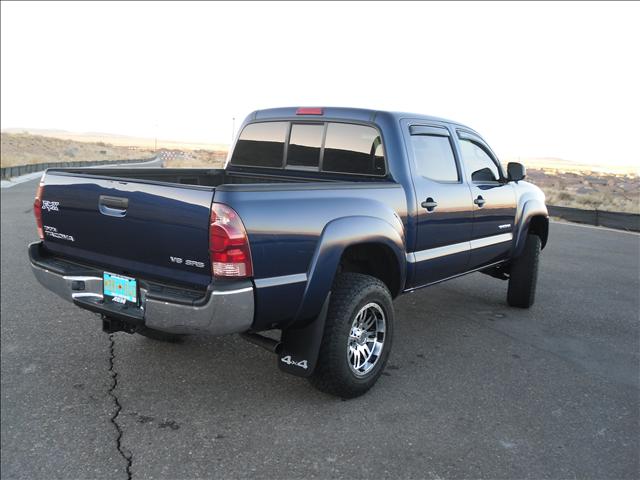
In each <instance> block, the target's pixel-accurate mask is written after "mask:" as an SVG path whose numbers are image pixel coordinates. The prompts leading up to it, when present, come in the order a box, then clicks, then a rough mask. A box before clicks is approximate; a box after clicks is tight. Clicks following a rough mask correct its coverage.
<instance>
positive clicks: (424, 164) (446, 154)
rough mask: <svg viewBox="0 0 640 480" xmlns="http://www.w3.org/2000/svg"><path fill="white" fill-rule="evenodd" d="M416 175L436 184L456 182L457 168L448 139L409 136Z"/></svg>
mask: <svg viewBox="0 0 640 480" xmlns="http://www.w3.org/2000/svg"><path fill="white" fill-rule="evenodd" d="M411 147H412V148H413V155H414V158H415V159H416V167H417V170H418V175H421V176H423V177H425V178H428V179H430V180H435V181H437V182H457V181H459V180H460V178H459V176H458V167H457V166H456V160H455V158H454V156H453V150H452V149H451V142H450V141H449V137H441V136H434V135H411Z"/></svg>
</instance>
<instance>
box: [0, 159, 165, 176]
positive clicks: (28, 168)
mask: <svg viewBox="0 0 640 480" xmlns="http://www.w3.org/2000/svg"><path fill="white" fill-rule="evenodd" d="M154 158H155V157H153V158H136V159H132V160H95V161H88V162H82V161H77V162H48V163H32V164H30V165H16V166H14V167H2V168H0V178H2V179H5V180H6V179H8V178H11V177H18V176H20V175H26V174H27V173H35V172H43V171H45V170H46V169H47V168H74V167H93V166H96V165H116V164H119V163H141V162H150V161H151V160H153V159H154Z"/></svg>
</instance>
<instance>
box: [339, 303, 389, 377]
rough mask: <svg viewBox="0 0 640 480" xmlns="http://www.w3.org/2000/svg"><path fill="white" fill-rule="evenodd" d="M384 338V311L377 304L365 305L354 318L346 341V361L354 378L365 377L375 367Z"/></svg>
mask: <svg viewBox="0 0 640 480" xmlns="http://www.w3.org/2000/svg"><path fill="white" fill-rule="evenodd" d="M384 337H385V316H384V311H383V310H382V308H381V307H380V305H378V304H377V303H367V304H366V305H365V306H364V307H362V308H361V309H360V311H359V312H358V314H357V315H356V317H355V318H354V320H353V323H352V324H351V331H350V332H349V340H348V341H347V361H348V362H349V367H350V368H351V371H352V372H353V373H354V374H355V375H356V376H358V377H362V376H364V375H366V374H367V373H369V372H370V371H371V369H372V368H373V367H374V366H375V364H376V363H377V361H378V359H379V358H380V354H381V353H382V347H383V345H384Z"/></svg>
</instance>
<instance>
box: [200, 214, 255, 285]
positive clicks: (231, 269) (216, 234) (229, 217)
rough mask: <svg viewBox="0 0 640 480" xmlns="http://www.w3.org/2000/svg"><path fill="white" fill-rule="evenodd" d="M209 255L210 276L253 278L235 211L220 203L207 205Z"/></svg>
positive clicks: (248, 250)
mask: <svg viewBox="0 0 640 480" xmlns="http://www.w3.org/2000/svg"><path fill="white" fill-rule="evenodd" d="M209 252H210V254H211V270H212V272H213V276H214V277H235V278H238V277H250V276H252V275H253V266H252V263H251V250H250V249H249V239H248V238H247V231H246V230H245V228H244V225H243V223H242V220H241V219H240V217H239V216H238V214H237V213H236V212H235V210H233V209H232V208H231V207H227V206H226V205H223V204H222V203H214V204H212V206H211V222H210V224H209Z"/></svg>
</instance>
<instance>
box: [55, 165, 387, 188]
mask: <svg viewBox="0 0 640 480" xmlns="http://www.w3.org/2000/svg"><path fill="white" fill-rule="evenodd" d="M48 172H50V173H56V174H62V175H65V174H70V175H82V176H103V177H114V178H126V179H129V180H141V181H147V182H154V183H176V184H180V185H199V186H204V187H219V186H221V185H237V184H258V183H259V184H269V183H311V182H322V183H326V182H345V181H348V182H366V181H375V182H380V181H381V179H380V178H379V177H373V178H369V177H358V176H354V175H333V176H332V175H327V173H324V172H323V173H320V172H301V171H293V170H289V171H287V170H282V171H278V173H274V171H273V170H271V171H270V172H264V173H256V171H255V169H242V168H239V167H235V168H230V169H227V170H225V169H207V168H87V167H85V168H53V169H49V170H48Z"/></svg>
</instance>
